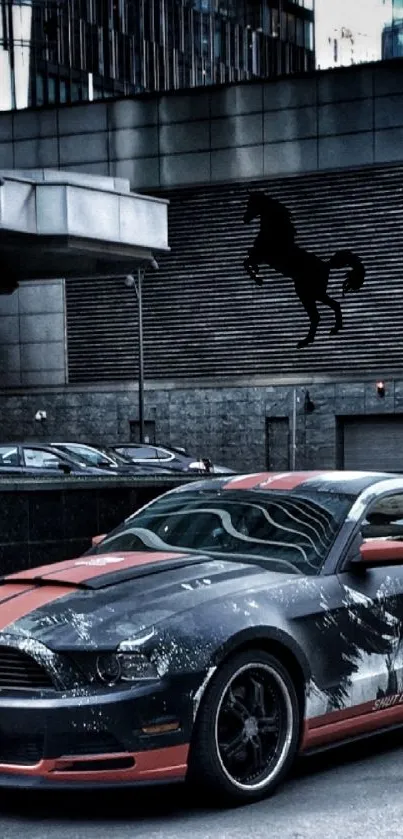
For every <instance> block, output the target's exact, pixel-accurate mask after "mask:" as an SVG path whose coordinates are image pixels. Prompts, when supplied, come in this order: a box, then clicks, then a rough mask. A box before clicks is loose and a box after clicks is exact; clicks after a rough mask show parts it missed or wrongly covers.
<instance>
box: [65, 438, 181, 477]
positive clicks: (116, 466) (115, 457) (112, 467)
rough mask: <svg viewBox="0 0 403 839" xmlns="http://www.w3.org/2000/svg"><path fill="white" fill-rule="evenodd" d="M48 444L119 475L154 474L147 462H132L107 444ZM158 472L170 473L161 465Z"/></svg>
mask: <svg viewBox="0 0 403 839" xmlns="http://www.w3.org/2000/svg"><path fill="white" fill-rule="evenodd" d="M49 445H50V446H52V447H55V448H56V449H58V451H63V452H66V454H68V455H73V456H74V457H79V458H80V460H82V461H83V462H84V463H87V464H88V465H89V466H98V467H100V468H101V469H107V470H108V471H109V472H110V471H113V472H115V473H117V474H119V475H127V474H131V475H133V474H135V475H147V474H150V473H151V474H154V475H155V472H156V470H155V468H152V467H150V466H149V465H148V464H147V463H134V462H133V460H131V458H129V457H125V455H123V454H121V453H120V452H118V451H116V450H115V449H113V448H110V447H109V446H89V445H87V444H85V443H66V442H62V443H49ZM158 474H160V475H161V474H171V470H168V469H164V468H163V467H161V468H159V469H158Z"/></svg>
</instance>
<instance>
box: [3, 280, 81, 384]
mask: <svg viewBox="0 0 403 839" xmlns="http://www.w3.org/2000/svg"><path fill="white" fill-rule="evenodd" d="M65 318H66V311H65V297H64V281H63V280H44V281H35V282H24V283H21V285H20V287H19V288H18V290H17V291H15V292H14V294H11V295H5V294H2V295H0V387H7V386H18V385H20V386H34V385H64V384H65V382H66V381H67V370H66V337H65V336H66V324H65Z"/></svg>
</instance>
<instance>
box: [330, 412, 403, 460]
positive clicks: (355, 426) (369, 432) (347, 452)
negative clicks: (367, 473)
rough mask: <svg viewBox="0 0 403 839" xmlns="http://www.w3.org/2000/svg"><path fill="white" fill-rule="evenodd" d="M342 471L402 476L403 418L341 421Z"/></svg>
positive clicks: (369, 418)
mask: <svg viewBox="0 0 403 839" xmlns="http://www.w3.org/2000/svg"><path fill="white" fill-rule="evenodd" d="M341 429H342V438H343V453H344V464H343V465H344V469H375V470H378V469H379V470H381V471H386V472H403V417H384V416H383V417H355V418H348V419H343V420H342V421H341Z"/></svg>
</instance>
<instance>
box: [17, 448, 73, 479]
mask: <svg viewBox="0 0 403 839" xmlns="http://www.w3.org/2000/svg"><path fill="white" fill-rule="evenodd" d="M23 459H24V464H25V467H26V469H25V471H26V472H27V471H28V472H35V470H38V472H39V470H40V471H41V472H43V473H48V472H49V473H50V474H53V473H57V475H58V476H60V475H61V474H62V473H63V468H62V464H63V461H62V459H61V458H60V457H58V456H57V455H56V454H53V452H50V451H49V450H48V449H41V448H39V447H38V448H37V447H32V448H31V447H29V446H24V448H23Z"/></svg>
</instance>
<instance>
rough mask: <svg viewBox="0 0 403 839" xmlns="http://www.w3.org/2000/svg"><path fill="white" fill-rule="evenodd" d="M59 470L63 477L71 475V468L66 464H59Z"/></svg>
mask: <svg viewBox="0 0 403 839" xmlns="http://www.w3.org/2000/svg"><path fill="white" fill-rule="evenodd" d="M59 469H60V471H61V472H64V474H65V475H71V471H72V470H71V467H70V466H68V465H67V463H59Z"/></svg>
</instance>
